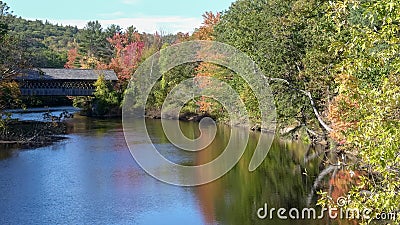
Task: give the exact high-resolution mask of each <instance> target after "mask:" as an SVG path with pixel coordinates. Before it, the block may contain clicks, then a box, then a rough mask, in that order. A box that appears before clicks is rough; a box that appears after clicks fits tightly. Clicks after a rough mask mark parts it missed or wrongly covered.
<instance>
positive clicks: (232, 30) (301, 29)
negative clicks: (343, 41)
mask: <svg viewBox="0 0 400 225" xmlns="http://www.w3.org/2000/svg"><path fill="white" fill-rule="evenodd" d="M326 11H327V2H326V1H322V0H321V1H319V0H312V1H304V0H297V1H295V0H272V1H265V0H255V1H250V0H243V1H237V2H235V3H233V4H232V6H231V7H230V9H229V10H228V11H226V12H225V13H224V14H223V15H222V16H221V21H220V22H219V23H218V24H217V25H216V27H215V36H216V40H218V41H221V42H225V43H227V44H230V45H233V46H234V47H236V48H238V49H239V50H241V51H243V52H245V53H247V54H248V55H249V56H250V57H251V58H252V59H253V60H254V61H255V62H256V63H257V65H258V66H259V67H260V69H261V70H262V71H263V73H264V74H265V75H266V77H267V78H268V79H269V80H270V84H271V88H272V90H273V93H274V96H275V101H276V103H277V104H276V106H277V112H278V119H279V125H280V127H281V128H285V127H287V126H290V127H292V126H294V127H295V129H292V131H296V130H299V129H302V128H304V129H302V130H305V132H307V134H308V135H309V137H310V139H311V140H313V139H315V138H318V140H321V139H323V140H325V141H327V139H328V136H327V134H328V133H329V132H330V131H331V128H330V127H329V123H328V122H327V121H328V120H327V118H326V115H327V109H328V104H329V101H330V99H331V98H332V97H333V95H334V91H333V90H334V79H333V75H332V73H331V71H330V70H329V68H330V67H331V66H332V64H333V63H334V62H335V60H337V57H336V56H335V57H332V54H330V53H329V51H328V48H329V43H330V34H332V33H333V32H332V28H331V25H330V22H329V20H327V19H326V17H324V16H323V15H324V13H325V12H326ZM332 38H333V37H332ZM254 100H256V99H252V100H251V101H250V102H252V103H254ZM253 108H254V107H253ZM282 130H284V129H282Z"/></svg>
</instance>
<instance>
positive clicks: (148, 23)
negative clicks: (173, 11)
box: [48, 16, 202, 33]
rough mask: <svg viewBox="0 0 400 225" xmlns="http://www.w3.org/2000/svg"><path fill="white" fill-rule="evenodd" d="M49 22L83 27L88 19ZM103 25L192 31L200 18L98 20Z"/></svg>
mask: <svg viewBox="0 0 400 225" xmlns="http://www.w3.org/2000/svg"><path fill="white" fill-rule="evenodd" d="M48 21H49V22H51V23H58V24H62V25H72V26H77V27H78V28H83V27H85V25H86V24H87V22H88V20H48ZM98 21H99V22H100V23H101V25H102V26H103V27H108V26H109V25H111V24H117V25H120V26H121V27H122V28H127V27H129V26H134V27H136V28H137V29H138V30H139V32H146V33H155V32H156V31H163V32H164V33H177V32H190V33H191V32H193V31H194V29H195V28H197V27H199V26H200V25H201V23H202V19H201V18H190V17H180V16H172V17H141V18H121V19H109V20H98Z"/></svg>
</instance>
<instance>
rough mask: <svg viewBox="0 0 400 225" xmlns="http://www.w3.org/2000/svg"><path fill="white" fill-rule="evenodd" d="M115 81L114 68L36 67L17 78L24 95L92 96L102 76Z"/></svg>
mask: <svg viewBox="0 0 400 225" xmlns="http://www.w3.org/2000/svg"><path fill="white" fill-rule="evenodd" d="M100 76H104V78H105V79H106V80H108V81H111V82H113V83H115V82H116V81H117V80H118V78H117V76H116V74H115V72H114V71H112V70H89V69H34V70H29V71H27V72H25V73H24V74H22V75H20V76H18V77H16V78H15V81H17V82H18V84H19V86H20V90H21V94H22V95H24V96H90V95H93V92H94V91H95V87H94V83H95V82H96V80H97V79H98V78H99V77H100Z"/></svg>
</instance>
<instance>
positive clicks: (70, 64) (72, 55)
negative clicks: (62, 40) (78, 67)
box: [64, 48, 78, 69]
mask: <svg viewBox="0 0 400 225" xmlns="http://www.w3.org/2000/svg"><path fill="white" fill-rule="evenodd" d="M77 57H78V49H77V48H73V49H70V50H69V51H68V61H67V62H66V63H65V65H64V67H65V68H66V69H73V68H75V65H74V64H75V61H76V58H77Z"/></svg>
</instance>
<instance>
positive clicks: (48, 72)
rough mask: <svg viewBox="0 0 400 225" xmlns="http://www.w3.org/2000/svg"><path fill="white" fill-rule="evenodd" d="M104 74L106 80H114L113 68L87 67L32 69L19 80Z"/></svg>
mask: <svg viewBox="0 0 400 225" xmlns="http://www.w3.org/2000/svg"><path fill="white" fill-rule="evenodd" d="M100 75H104V78H105V79H106V80H111V81H116V80H118V77H117V75H116V74H115V72H114V71H113V70H89V69H34V70H29V71H28V72H26V73H24V74H23V75H20V76H19V77H18V78H17V79H19V80H97V79H98V78H99V76H100Z"/></svg>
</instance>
